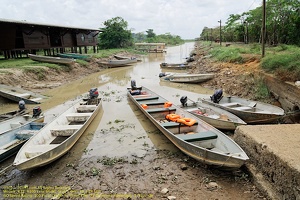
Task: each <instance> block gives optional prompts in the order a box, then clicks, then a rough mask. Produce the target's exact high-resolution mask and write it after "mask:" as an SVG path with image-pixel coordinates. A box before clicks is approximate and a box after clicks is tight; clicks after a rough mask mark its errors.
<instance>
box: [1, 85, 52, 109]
mask: <svg viewBox="0 0 300 200" xmlns="http://www.w3.org/2000/svg"><path fill="white" fill-rule="evenodd" d="M0 96H2V97H4V98H7V99H10V100H12V101H15V102H19V101H20V100H23V101H24V102H25V103H26V104H39V103H41V101H42V100H44V99H46V98H47V97H46V96H44V95H41V94H38V93H34V92H31V91H28V90H24V89H22V88H20V87H12V86H8V85H3V84H0Z"/></svg>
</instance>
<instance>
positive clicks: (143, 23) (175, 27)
mask: <svg viewBox="0 0 300 200" xmlns="http://www.w3.org/2000/svg"><path fill="white" fill-rule="evenodd" d="M0 3H1V7H0V18H3V19H12V20H26V21H28V22H33V23H44V24H53V25H61V26H73V27H82V28H95V29H97V28H101V27H103V22H104V21H106V20H108V19H111V18H113V17H117V16H119V17H122V18H123V19H124V20H126V21H127V22H128V28H129V29H133V30H134V31H133V32H145V31H146V30H148V29H153V30H154V32H155V33H156V34H164V33H171V34H172V35H179V36H181V37H182V38H184V39H189V38H191V39H192V38H196V37H199V35H200V33H201V31H202V29H203V28H204V27H205V26H206V27H216V26H218V20H220V19H221V20H222V22H225V21H226V20H227V19H228V17H229V15H230V14H241V13H243V12H246V11H248V10H251V9H254V8H256V7H257V6H260V4H261V3H260V1H258V0H254V1H251V2H247V1H245V2H244V1H238V0H226V1H224V0H202V1H199V0H172V1H170V0H151V1H149V0H127V1H124V0H84V1H82V0H64V1H61V0H42V1H38V0H26V1H20V0H0Z"/></svg>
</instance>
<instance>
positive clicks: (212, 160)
mask: <svg viewBox="0 0 300 200" xmlns="http://www.w3.org/2000/svg"><path fill="white" fill-rule="evenodd" d="M144 90H146V91H147V92H149V91H150V90H148V89H146V88H145V87H143V91H144ZM150 93H151V94H152V95H153V96H154V97H158V98H157V99H156V100H155V99H153V100H151V101H148V99H150V97H149V96H148V97H147V96H146V95H143V96H142V97H141V98H138V96H139V95H137V96H134V95H131V93H130V92H128V97H129V98H130V99H131V100H132V101H133V102H134V104H135V105H136V106H137V107H138V108H139V109H140V110H141V111H142V112H143V113H144V114H145V115H146V116H147V117H148V119H149V120H150V121H151V122H152V123H153V124H154V125H155V126H156V127H157V128H158V129H159V130H160V131H161V132H162V133H163V134H164V135H165V136H166V137H167V138H168V139H169V140H170V141H171V142H172V143H173V144H174V145H175V146H176V147H177V148H179V149H180V150H181V151H182V152H183V153H185V154H187V155H188V156H190V157H192V158H194V159H196V160H197V161H200V162H202V163H204V164H208V165H212V166H216V167H220V168H222V169H228V170H232V169H237V168H240V167H241V165H243V164H244V163H245V161H246V160H248V157H247V155H246V154H245V152H244V151H243V150H242V149H241V148H240V147H239V146H238V145H237V144H236V143H235V142H234V141H233V140H231V139H230V138H229V137H228V136H226V135H225V134H224V133H222V132H221V131H219V130H217V129H216V128H214V127H212V126H211V125H209V124H207V123H206V122H204V121H202V120H201V119H197V122H198V126H197V127H196V129H195V128H194V127H192V126H191V127H189V126H188V127H185V128H180V127H181V125H178V126H177V125H176V127H175V128H171V129H169V128H166V126H165V125H162V124H164V123H161V120H163V119H164V118H165V117H166V115H167V114H171V113H173V111H174V110H176V111H175V113H176V114H178V115H180V116H185V117H187V118H194V116H193V115H192V114H190V113H188V112H186V111H185V110H183V109H181V108H179V107H177V106H174V105H172V107H171V108H169V109H166V111H162V112H159V113H157V114H156V113H152V112H153V109H152V108H146V109H145V108H144V107H143V106H142V105H144V106H145V105H147V107H148V106H150V104H151V105H154V104H156V105H157V104H159V103H156V102H155V101H157V102H167V100H166V99H164V98H162V97H161V96H158V95H156V94H155V93H153V92H152V91H150ZM150 96H151V95H150ZM143 100H145V101H143ZM146 100H147V101H146ZM156 108H158V107H156ZM158 109H163V110H164V108H163V107H159V108H158ZM171 110H172V112H171ZM180 130H181V131H180ZM184 130H186V131H193V132H196V133H195V134H198V133H197V132H199V133H201V134H203V135H204V134H205V132H206V131H207V132H210V133H213V134H216V135H217V139H212V140H205V141H195V142H188V141H186V140H185V139H182V135H184V137H185V136H187V135H186V134H181V133H182V132H183V131H184ZM179 131H180V134H179ZM201 137H202V136H201ZM211 145H215V147H216V148H215V149H210V148H208V147H211ZM206 147H207V148H206ZM217 149H223V150H224V149H230V153H224V152H222V151H223V150H220V151H219V152H218V151H217Z"/></svg>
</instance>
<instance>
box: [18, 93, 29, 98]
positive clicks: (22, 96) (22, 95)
mask: <svg viewBox="0 0 300 200" xmlns="http://www.w3.org/2000/svg"><path fill="white" fill-rule="evenodd" d="M16 96H18V97H21V98H25V99H28V98H29V97H30V96H31V95H30V94H28V93H23V94H18V95H16Z"/></svg>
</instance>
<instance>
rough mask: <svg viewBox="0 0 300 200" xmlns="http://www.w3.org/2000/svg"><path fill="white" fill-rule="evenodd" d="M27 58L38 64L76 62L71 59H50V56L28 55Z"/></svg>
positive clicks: (67, 63)
mask: <svg viewBox="0 0 300 200" xmlns="http://www.w3.org/2000/svg"><path fill="white" fill-rule="evenodd" d="M28 57H29V58H30V59H31V60H34V61H38V62H47V63H55V64H65V65H69V64H73V63H74V62H75V61H76V60H75V59H73V58H60V57H52V56H40V55H34V54H28Z"/></svg>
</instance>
